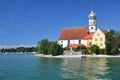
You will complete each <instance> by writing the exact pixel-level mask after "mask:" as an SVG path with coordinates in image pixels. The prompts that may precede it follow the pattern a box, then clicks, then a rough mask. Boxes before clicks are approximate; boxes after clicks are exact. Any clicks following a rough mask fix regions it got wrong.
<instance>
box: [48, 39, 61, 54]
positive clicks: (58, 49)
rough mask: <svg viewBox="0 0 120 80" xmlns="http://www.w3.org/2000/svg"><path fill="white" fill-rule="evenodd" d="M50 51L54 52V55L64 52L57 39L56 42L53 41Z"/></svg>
mask: <svg viewBox="0 0 120 80" xmlns="http://www.w3.org/2000/svg"><path fill="white" fill-rule="evenodd" d="M48 52H49V54H52V55H61V54H62V53H63V49H62V47H61V46H60V45H59V44H58V43H57V41H54V42H51V45H50V47H49V50H48Z"/></svg>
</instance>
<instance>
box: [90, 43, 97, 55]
mask: <svg viewBox="0 0 120 80" xmlns="http://www.w3.org/2000/svg"><path fill="white" fill-rule="evenodd" d="M90 52H91V54H99V46H97V45H95V44H94V45H92V46H91V47H90Z"/></svg>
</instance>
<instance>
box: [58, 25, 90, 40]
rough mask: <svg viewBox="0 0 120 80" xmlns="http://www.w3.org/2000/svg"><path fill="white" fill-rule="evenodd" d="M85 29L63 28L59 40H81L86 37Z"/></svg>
mask: <svg viewBox="0 0 120 80" xmlns="http://www.w3.org/2000/svg"><path fill="white" fill-rule="evenodd" d="M87 30H88V28H87V27H73V28H63V29H62V31H61V34H60V37H59V40H69V39H81V38H83V37H85V36H86V35H88V32H87Z"/></svg>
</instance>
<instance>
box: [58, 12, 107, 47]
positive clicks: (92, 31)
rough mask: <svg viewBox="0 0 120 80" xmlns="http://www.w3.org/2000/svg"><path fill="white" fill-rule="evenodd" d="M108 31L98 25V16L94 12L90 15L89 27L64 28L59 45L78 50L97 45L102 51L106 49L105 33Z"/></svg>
mask: <svg viewBox="0 0 120 80" xmlns="http://www.w3.org/2000/svg"><path fill="white" fill-rule="evenodd" d="M107 32H108V30H101V29H99V28H98V27H97V25H96V14H95V13H94V12H93V10H92V11H91V12H90V14H89V15H88V26H78V27H70V28H63V29H62V31H61V33H60V37H59V40H58V43H59V44H60V45H61V46H62V47H63V48H65V47H67V46H71V47H74V48H77V47H78V46H81V45H84V46H86V47H90V46H91V45H93V44H96V45H98V46H99V47H100V49H104V48H105V33H107Z"/></svg>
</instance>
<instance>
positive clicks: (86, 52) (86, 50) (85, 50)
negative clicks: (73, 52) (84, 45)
mask: <svg viewBox="0 0 120 80" xmlns="http://www.w3.org/2000/svg"><path fill="white" fill-rule="evenodd" d="M82 54H90V53H89V51H88V49H82Z"/></svg>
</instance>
